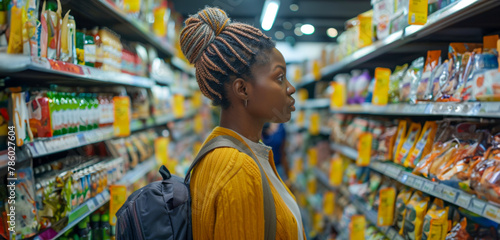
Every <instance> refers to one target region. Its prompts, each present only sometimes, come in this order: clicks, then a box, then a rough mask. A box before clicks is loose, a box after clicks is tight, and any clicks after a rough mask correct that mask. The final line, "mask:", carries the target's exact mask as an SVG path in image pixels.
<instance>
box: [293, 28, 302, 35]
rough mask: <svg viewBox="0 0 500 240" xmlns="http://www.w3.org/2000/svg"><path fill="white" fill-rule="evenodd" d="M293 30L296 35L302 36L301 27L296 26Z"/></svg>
mask: <svg viewBox="0 0 500 240" xmlns="http://www.w3.org/2000/svg"><path fill="white" fill-rule="evenodd" d="M293 32H294V33H295V35H297V36H299V37H300V36H302V31H301V30H300V27H296V28H295V30H294V31H293Z"/></svg>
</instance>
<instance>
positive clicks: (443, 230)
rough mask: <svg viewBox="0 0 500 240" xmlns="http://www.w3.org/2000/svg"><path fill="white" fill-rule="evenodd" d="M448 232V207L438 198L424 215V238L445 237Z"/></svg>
mask: <svg viewBox="0 0 500 240" xmlns="http://www.w3.org/2000/svg"><path fill="white" fill-rule="evenodd" d="M447 233H448V207H445V206H444V202H443V200H441V199H439V198H436V199H434V202H433V203H432V206H431V208H430V209H429V211H427V213H426V214H425V217H424V226H423V232H422V234H423V235H422V238H423V239H444V238H445V237H446V234H447Z"/></svg>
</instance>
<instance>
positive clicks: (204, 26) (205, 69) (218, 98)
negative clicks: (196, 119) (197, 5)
mask: <svg viewBox="0 0 500 240" xmlns="http://www.w3.org/2000/svg"><path fill="white" fill-rule="evenodd" d="M180 43H181V50H182V52H183V53H184V55H185V56H186V58H187V59H188V60H189V62H190V63H192V64H194V65H195V68H196V80H197V81H198V85H199V86H200V90H201V92H202V93H203V94H204V95H205V96H206V97H208V98H209V99H211V100H212V102H213V105H215V106H219V105H221V106H222V107H223V108H227V107H229V102H228V100H227V98H226V93H225V89H224V84H225V83H228V82H229V81H230V77H231V76H237V77H242V76H250V66H251V65H253V64H254V63H255V62H256V60H257V56H258V55H261V54H260V53H261V52H266V50H270V49H272V48H274V42H273V41H272V40H271V39H270V38H269V37H267V36H266V35H264V34H263V33H262V32H261V31H260V30H259V29H257V28H255V27H253V26H250V25H248V24H244V23H234V22H231V20H230V19H229V17H228V16H227V15H226V13H225V12H224V11H223V10H221V9H219V8H213V7H206V8H205V9H202V10H200V11H199V12H198V13H197V14H195V15H192V16H190V17H189V18H188V19H187V20H186V21H185V27H184V29H183V30H182V32H181V35H180ZM259 59H261V58H259ZM263 59H266V58H263Z"/></svg>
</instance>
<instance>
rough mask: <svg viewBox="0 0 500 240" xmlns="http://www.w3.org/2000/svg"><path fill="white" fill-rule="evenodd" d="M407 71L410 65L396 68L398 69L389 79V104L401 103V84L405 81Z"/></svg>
mask: <svg viewBox="0 0 500 240" xmlns="http://www.w3.org/2000/svg"><path fill="white" fill-rule="evenodd" d="M407 69H408V64H404V65H403V66H396V69H394V72H393V73H392V74H391V77H390V78H389V103H399V83H400V82H401V80H402V79H403V77H404V75H405V73H406V70H407Z"/></svg>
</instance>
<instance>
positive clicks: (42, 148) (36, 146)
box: [26, 127, 115, 157]
mask: <svg viewBox="0 0 500 240" xmlns="http://www.w3.org/2000/svg"><path fill="white" fill-rule="evenodd" d="M114 137H115V136H114V132H113V127H106V128H99V129H95V130H91V131H86V132H79V133H74V134H68V135H63V136H57V137H53V138H47V139H39V140H35V141H33V142H30V143H26V146H27V147H28V149H29V150H30V151H31V154H32V156H33V157H42V156H46V155H49V154H53V153H57V152H62V151H66V150H69V149H73V148H77V147H82V146H85V145H89V144H93V143H98V142H102V141H105V140H108V139H112V138H114Z"/></svg>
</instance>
